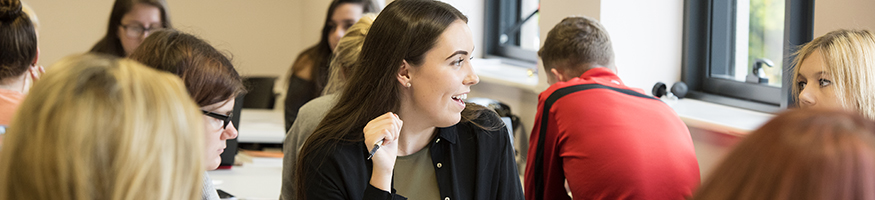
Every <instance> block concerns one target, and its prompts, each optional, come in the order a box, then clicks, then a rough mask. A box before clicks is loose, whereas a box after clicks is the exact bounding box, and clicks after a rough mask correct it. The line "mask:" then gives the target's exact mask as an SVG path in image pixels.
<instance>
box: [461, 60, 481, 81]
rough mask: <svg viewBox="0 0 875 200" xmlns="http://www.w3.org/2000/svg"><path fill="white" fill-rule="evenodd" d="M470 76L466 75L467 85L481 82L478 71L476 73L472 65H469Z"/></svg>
mask: <svg viewBox="0 0 875 200" xmlns="http://www.w3.org/2000/svg"><path fill="white" fill-rule="evenodd" d="M468 66H469V67H468V69H469V70H468V76H465V80H463V81H464V83H463V84H465V85H475V84H477V83H479V82H480V77H479V76H477V73H474V68H473V67H471V65H468Z"/></svg>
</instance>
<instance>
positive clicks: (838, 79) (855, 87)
mask: <svg viewBox="0 0 875 200" xmlns="http://www.w3.org/2000/svg"><path fill="white" fill-rule="evenodd" d="M815 51H819V52H820V56H821V57H822V58H823V60H824V63H823V66H824V67H825V69H824V71H826V72H828V73H827V74H829V75H830V76H832V80H833V86H834V87H835V88H836V90H835V91H836V94H835V95H836V96H837V97H838V98H839V99H840V100H841V102H842V106H843V107H844V108H845V109H851V110H855V111H857V112H859V113H860V114H862V115H863V116H865V117H867V118H869V119H872V120H875V97H872V96H871V95H872V94H875V35H873V34H872V33H871V32H870V31H868V30H844V29H842V30H836V31H832V32H829V33H827V34H826V35H823V36H820V37H818V38H815V39H814V40H812V41H811V42H809V43H808V44H805V46H803V47H802V48H801V49H799V51H797V52H796V59H795V60H794V61H793V80H796V79H797V76H798V75H799V66H800V65H801V64H802V62H803V61H804V60H805V58H807V57H808V56H809V55H811V54H812V53H814V52H815ZM800 92H801V89H800V88H799V86H798V85H797V84H793V94H794V95H793V96H794V98H797V100H798V98H799V93H800Z"/></svg>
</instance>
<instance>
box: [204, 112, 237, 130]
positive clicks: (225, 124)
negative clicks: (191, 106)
mask: <svg viewBox="0 0 875 200" xmlns="http://www.w3.org/2000/svg"><path fill="white" fill-rule="evenodd" d="M201 111H202V112H204V115H207V116H210V117H212V118H214V119H218V120H220V121H222V129H225V128H226V127H228V123H231V116H234V114H233V113H232V114H230V115H223V114H219V113H214V112H210V111H206V110H201ZM214 126H218V124H214Z"/></svg>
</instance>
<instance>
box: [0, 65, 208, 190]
mask: <svg viewBox="0 0 875 200" xmlns="http://www.w3.org/2000/svg"><path fill="white" fill-rule="evenodd" d="M202 118H203V117H202V116H201V114H200V112H199V111H198V107H197V105H195V103H194V102H193V101H192V100H191V97H189V95H188V92H186V90H185V87H184V86H183V84H182V81H180V80H179V78H177V77H176V76H174V75H172V74H169V73H164V72H159V71H156V70H153V69H150V68H148V67H146V66H143V65H142V64H139V63H137V62H135V61H132V60H128V59H117V58H111V57H108V56H98V55H90V54H86V55H79V56H72V57H67V58H64V59H62V60H60V61H58V62H57V63H56V64H54V65H53V66H52V67H50V68H49V71H48V72H47V73H46V74H45V76H44V77H43V78H42V79H41V80H40V81H39V82H37V83H36V84H35V85H34V88H33V89H32V90H31V93H30V94H29V95H28V96H27V97H26V98H25V100H24V102H23V103H22V105H21V107H20V108H19V111H18V113H17V115H16V116H15V118H13V121H12V123H11V126H9V129H8V132H7V134H6V136H5V141H4V144H3V147H2V152H0V177H3V178H2V179H0V199H2V200H6V199H37V200H41V199H45V200H48V199H53V200H64V199H200V198H201V193H200V191H201V187H202V186H201V182H202V176H203V164H202V163H203V162H204V161H203V156H204V153H203V151H204V150H203V131H204V130H203V129H204V128H203V125H202V124H203V122H202V121H201V120H202Z"/></svg>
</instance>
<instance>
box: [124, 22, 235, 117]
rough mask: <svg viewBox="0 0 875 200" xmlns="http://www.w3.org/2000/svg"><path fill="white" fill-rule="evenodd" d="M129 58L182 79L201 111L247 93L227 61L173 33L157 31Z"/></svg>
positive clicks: (197, 41)
mask: <svg viewBox="0 0 875 200" xmlns="http://www.w3.org/2000/svg"><path fill="white" fill-rule="evenodd" d="M130 58H131V59H133V60H136V61H139V62H141V63H143V64H145V65H147V66H150V67H153V68H157V69H159V70H163V71H167V72H170V73H173V74H176V75H178V76H179V77H181V78H182V81H183V82H184V83H185V88H186V89H188V92H189V94H191V97H192V98H193V99H194V101H195V102H196V103H197V104H198V106H201V107H203V106H207V105H210V104H215V103H219V102H223V101H225V100H228V99H231V98H235V97H236V96H237V95H240V94H242V93H245V92H246V88H245V87H243V81H242V79H241V78H240V75H239V74H237V70H235V69H234V66H233V65H231V61H230V60H229V59H228V57H226V56H225V55H224V54H222V53H221V52H219V51H218V50H216V49H215V48H213V46H211V45H210V44H208V43H207V42H206V41H203V40H201V39H200V38H198V37H196V36H194V35H190V34H187V33H183V32H179V31H176V30H173V29H162V30H160V31H156V32H155V33H152V34H151V35H149V37H147V38H146V39H145V40H143V43H142V44H140V46H139V47H137V49H136V50H134V52H133V53H131V56H130Z"/></svg>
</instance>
